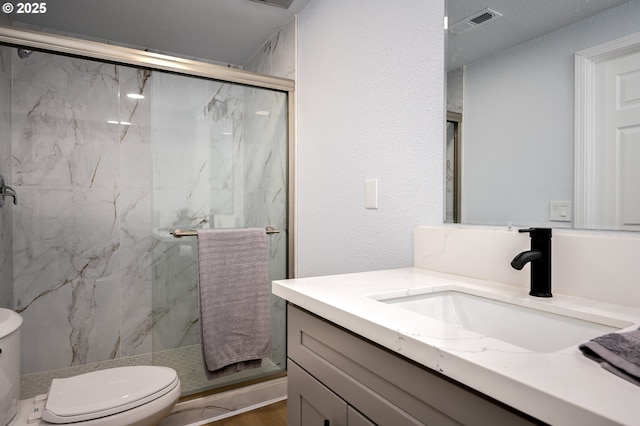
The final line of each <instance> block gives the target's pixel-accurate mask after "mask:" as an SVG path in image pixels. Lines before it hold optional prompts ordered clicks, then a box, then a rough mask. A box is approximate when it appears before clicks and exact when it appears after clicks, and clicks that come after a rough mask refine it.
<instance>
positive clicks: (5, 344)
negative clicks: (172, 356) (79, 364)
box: [0, 308, 181, 426]
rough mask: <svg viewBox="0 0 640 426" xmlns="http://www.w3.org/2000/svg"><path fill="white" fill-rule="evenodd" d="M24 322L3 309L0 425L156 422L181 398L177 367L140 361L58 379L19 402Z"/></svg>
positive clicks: (140, 424) (98, 425) (89, 425)
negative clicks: (47, 387)
mask: <svg viewBox="0 0 640 426" xmlns="http://www.w3.org/2000/svg"><path fill="white" fill-rule="evenodd" d="M21 324H22V318H21V317H20V315H18V314H17V313H15V312H13V311H11V310H9V309H3V308H0V426H5V425H9V426H23V425H55V424H57V425H64V424H71V423H72V424H74V425H75V426H106V425H109V426H125V425H131V426H146V425H156V424H158V423H159V422H160V421H161V420H162V419H164V418H165V417H167V416H168V415H169V412H170V411H171V409H172V408H173V406H174V405H175V404H176V402H177V401H178V398H179V397H180V392H181V386H180V379H179V378H178V375H177V374H176V372H175V370H173V369H171V368H168V367H161V366H149V365H142V366H132V367H117V368H109V369H105V370H98V371H93V372H91V373H86V374H80V375H77V376H73V377H69V378H65V379H54V380H53V381H52V382H51V387H50V388H49V392H48V393H47V394H45V395H38V396H36V397H35V398H31V399H25V400H22V401H19V400H18V399H19V397H20V349H19V348H20V325H21Z"/></svg>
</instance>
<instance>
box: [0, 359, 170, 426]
mask: <svg viewBox="0 0 640 426" xmlns="http://www.w3.org/2000/svg"><path fill="white" fill-rule="evenodd" d="M180 391H181V387H180V380H179V379H178V376H177V374H176V372H175V370H173V369H171V368H168V367H160V366H135V367H118V368H110V369H106V370H100V371H94V372H92V373H87V374H81V375H79V376H74V377H70V378H67V379H54V380H53V382H52V383H51V388H50V389H49V393H48V394H46V395H40V396H37V397H35V398H34V399H29V400H23V401H20V410H19V412H18V415H17V416H16V418H15V419H14V420H13V422H11V423H9V426H23V425H52V424H74V425H75V426H107V425H108V426H125V425H131V426H147V425H155V424H157V423H159V422H160V421H161V420H162V419H164V418H165V417H166V416H167V415H168V414H169V412H170V411H171V409H172V408H173V406H174V405H175V403H176V402H177V401H178V398H179V397H180Z"/></svg>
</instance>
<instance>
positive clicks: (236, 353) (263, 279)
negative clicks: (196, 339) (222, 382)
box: [198, 228, 271, 378]
mask: <svg viewBox="0 0 640 426" xmlns="http://www.w3.org/2000/svg"><path fill="white" fill-rule="evenodd" d="M267 244H268V243H267V235H266V233H265V230H264V228H243V229H207V230H199V231H198V272H199V289H200V324H201V329H202V349H203V356H204V360H205V365H206V368H207V370H209V371H210V372H212V373H213V375H210V378H215V377H220V376H223V375H227V374H231V373H234V372H236V371H240V370H243V369H247V368H254V367H259V366H260V362H261V360H262V358H265V357H270V356H271V302H270V301H271V296H270V291H269V266H268V257H269V252H268V245H267Z"/></svg>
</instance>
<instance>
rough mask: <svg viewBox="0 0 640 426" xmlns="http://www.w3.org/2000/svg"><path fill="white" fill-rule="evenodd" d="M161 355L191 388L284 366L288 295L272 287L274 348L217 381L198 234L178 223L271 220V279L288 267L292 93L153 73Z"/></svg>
mask: <svg viewBox="0 0 640 426" xmlns="http://www.w3.org/2000/svg"><path fill="white" fill-rule="evenodd" d="M152 93H153V95H152V104H151V129H152V132H151V146H152V157H153V160H152V161H153V166H152V169H153V170H152V181H153V184H152V186H153V189H152V204H153V208H152V215H153V235H154V238H153V250H152V257H153V259H152V276H153V286H152V287H153V311H154V315H153V317H154V320H153V321H154V324H153V351H154V363H155V364H161V365H168V366H171V367H173V368H175V369H176V370H177V371H178V373H179V374H180V379H181V381H182V386H183V393H184V394H188V393H194V392H200V391H202V390H206V389H212V388H215V387H220V386H226V385H229V384H232V383H236V382H242V381H246V380H250V379H255V378H258V377H263V376H269V375H272V374H274V373H279V372H282V371H284V368H285V356H286V354H285V332H286V331H285V310H284V301H282V300H281V299H279V298H277V297H275V296H272V313H271V316H272V330H273V335H272V340H273V354H272V357H271V358H270V359H268V360H263V363H262V364H263V366H262V367H261V368H259V369H254V370H245V371H243V372H240V373H236V374H234V375H232V376H228V377H224V378H221V379H215V380H212V381H209V380H207V379H206V375H205V373H204V372H205V368H204V366H203V364H202V350H201V338H200V323H199V301H198V269H197V247H196V244H197V241H196V237H182V238H179V239H178V238H175V237H173V236H172V235H171V234H170V232H171V231H173V230H175V229H183V230H194V229H201V228H205V229H206V228H246V227H263V228H266V227H267V226H271V227H273V228H276V229H279V230H280V231H281V232H280V233H276V234H271V235H270V236H269V237H268V238H269V248H270V253H269V255H270V264H269V269H270V278H271V279H280V278H285V277H286V274H287V194H288V190H287V182H288V176H287V171H288V162H287V94H286V93H284V92H279V91H274V90H267V89H260V88H254V87H248V86H242V85H238V84H232V83H226V82H220V81H216V80H210V79H201V78H196V77H189V76H184V75H177V74H171V73H164V72H158V71H155V72H154V73H153V79H152Z"/></svg>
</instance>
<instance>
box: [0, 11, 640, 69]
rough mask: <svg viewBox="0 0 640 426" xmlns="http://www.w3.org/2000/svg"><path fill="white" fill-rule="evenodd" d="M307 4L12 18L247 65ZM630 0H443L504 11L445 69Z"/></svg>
mask: <svg viewBox="0 0 640 426" xmlns="http://www.w3.org/2000/svg"><path fill="white" fill-rule="evenodd" d="M258 1H260V0H258ZM267 1H268V0H267ZM310 1H311V0H293V2H292V3H291V6H289V8H288V9H283V8H280V7H275V6H271V5H267V4H262V3H259V2H256V1H252V0H55V1H51V2H48V3H47V12H46V13H44V14H39V15H27V14H23V15H17V14H12V15H10V18H11V19H12V21H13V22H14V23H15V24H17V25H34V26H37V27H44V28H49V29H53V30H55V31H60V32H65V33H72V34H78V35H81V36H85V37H89V38H93V39H98V40H110V41H113V42H115V43H120V44H124V45H128V46H133V47H138V48H143V49H149V50H152V51H159V52H165V53H170V54H175V55H180V56H187V57H194V58H202V59H209V60H213V61H216V62H220V63H227V64H233V65H244V64H246V63H247V61H248V60H249V59H250V58H251V57H252V56H253V55H254V54H255V53H256V52H257V51H258V50H259V49H260V48H261V47H262V46H263V44H264V43H265V42H266V41H267V40H268V39H269V38H271V37H272V36H273V35H274V34H275V33H276V32H277V31H278V30H279V29H280V28H282V26H283V25H284V24H285V23H286V22H288V21H289V20H290V19H291V18H292V17H293V16H294V15H295V14H297V13H299V12H300V11H301V10H302V9H303V8H304V7H305V6H306V5H307V4H308V3H309V2H310ZM626 1H628V0H517V1H516V0H446V4H447V13H448V16H449V24H450V25H453V24H455V23H456V22H458V21H460V20H461V19H463V18H466V17H468V16H469V15H471V14H473V13H476V12H479V11H481V10H483V9H485V8H487V7H489V8H491V9H494V10H496V11H498V12H500V13H501V14H503V16H502V17H499V18H495V19H492V20H491V21H489V22H487V23H486V24H484V25H481V26H478V27H477V28H475V29H474V30H472V31H469V32H467V33H465V34H462V35H456V34H452V33H450V32H449V33H448V36H447V37H448V38H447V64H448V66H447V68H448V69H449V70H451V69H456V68H459V67H460V66H462V65H463V64H466V63H469V62H472V61H473V60H476V59H478V58H481V57H484V56H487V55H491V54H493V53H495V52H498V51H501V50H504V49H507V48H509V47H511V46H514V45H517V44H520V43H523V42H525V41H527V40H530V39H532V38H535V37H538V36H540V35H542V34H545V33H547V32H550V31H553V30H556V29H558V28H561V27H564V26H566V25H569V24H571V23H574V22H577V21H580V20H583V19H586V18H588V17H589V16H592V15H595V14H597V13H600V12H601V11H603V10H606V9H609V8H611V7H614V6H617V5H619V4H622V3H625V2H626ZM632 1H638V0H632Z"/></svg>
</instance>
